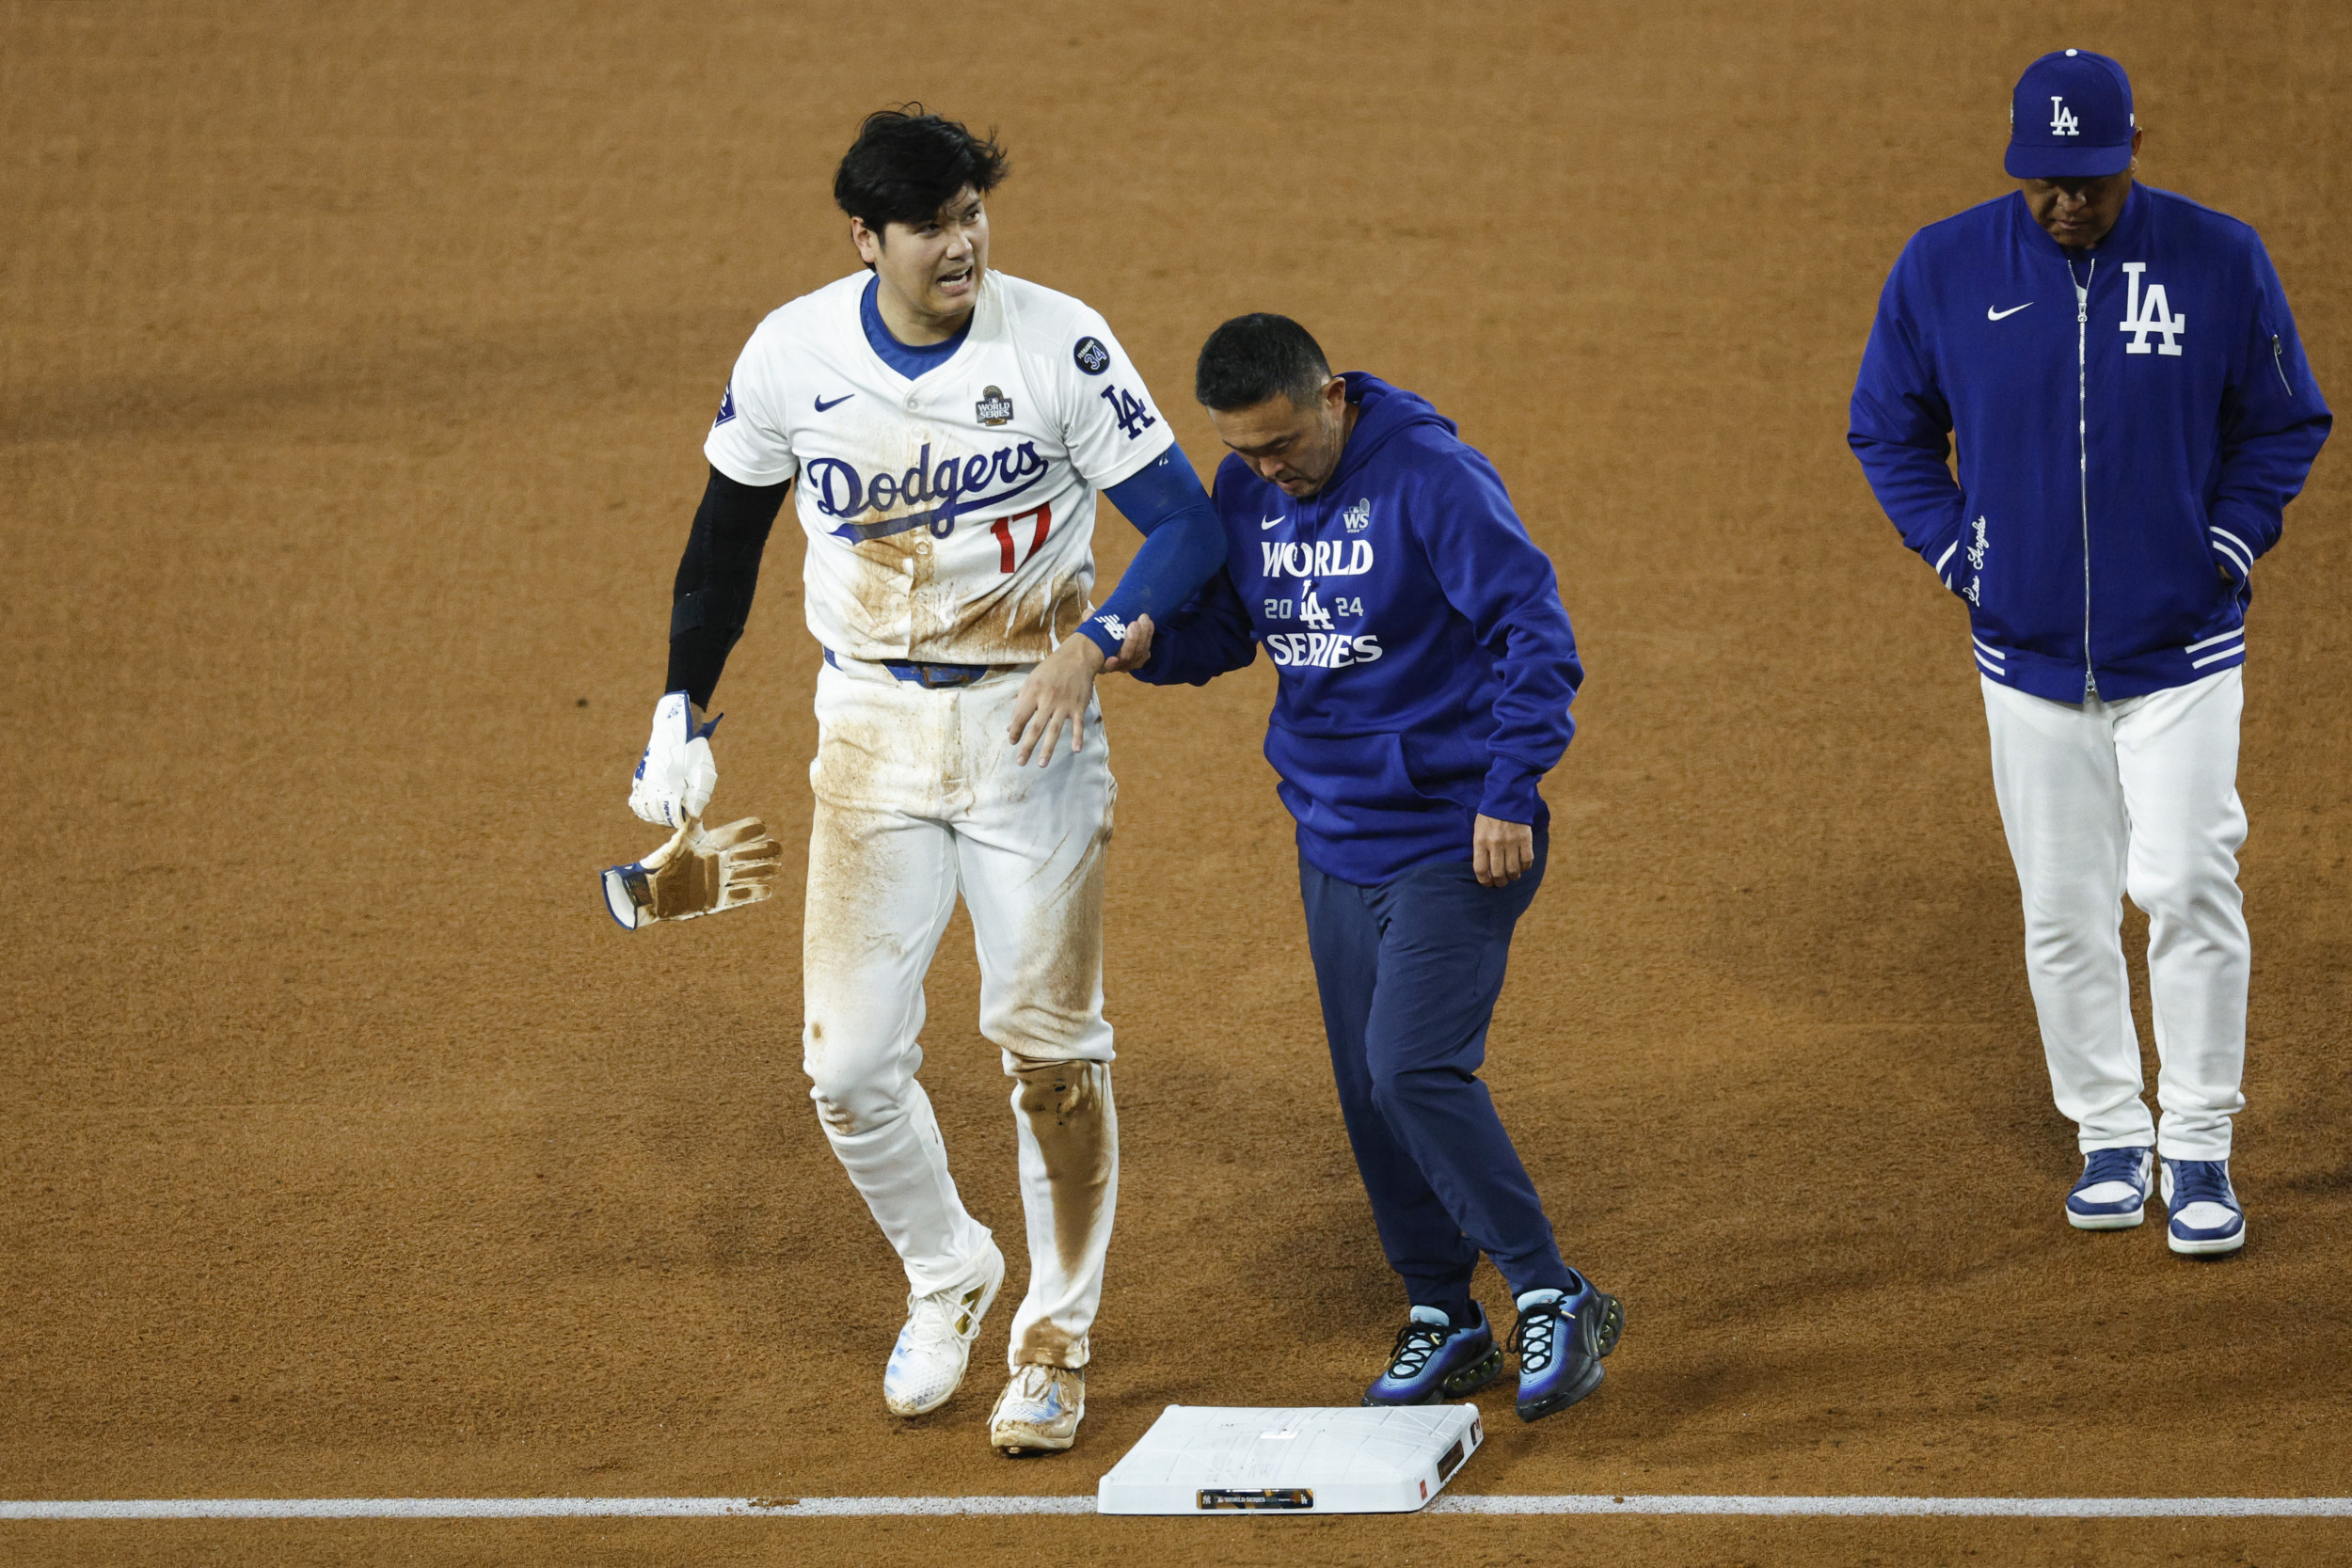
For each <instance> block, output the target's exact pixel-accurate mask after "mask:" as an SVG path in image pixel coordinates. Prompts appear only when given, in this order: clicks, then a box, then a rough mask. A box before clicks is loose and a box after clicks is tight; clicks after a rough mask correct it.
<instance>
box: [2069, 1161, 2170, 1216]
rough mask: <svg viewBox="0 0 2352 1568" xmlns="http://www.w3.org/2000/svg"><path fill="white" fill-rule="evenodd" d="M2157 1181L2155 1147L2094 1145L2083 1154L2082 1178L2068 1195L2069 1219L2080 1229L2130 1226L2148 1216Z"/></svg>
mask: <svg viewBox="0 0 2352 1568" xmlns="http://www.w3.org/2000/svg"><path fill="white" fill-rule="evenodd" d="M2155 1185H2156V1151H2155V1150H2154V1149H2153V1148H2097V1149H2093V1150H2091V1151H2090V1153H2089V1154H2087V1155H2085V1156H2084V1157H2083V1174H2082V1180H2079V1181H2077V1182H2075V1183H2074V1191H2073V1192H2071V1193H2068V1194H2067V1195H2066V1223H2067V1224H2069V1225H2071V1226H2073V1227H2074V1228H2075V1229H2077V1230H2129V1229H2130V1228H2131V1227H2133V1226H2136V1225H2137V1224H2138V1223H2139V1222H2140V1221H2142V1220H2144V1219H2146V1218H2147V1217H2148V1195H2149V1194H2150V1193H2152V1192H2153V1191H2154V1190H2155Z"/></svg>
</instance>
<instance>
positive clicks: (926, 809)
mask: <svg viewBox="0 0 2352 1568" xmlns="http://www.w3.org/2000/svg"><path fill="white" fill-rule="evenodd" d="M845 664H846V667H845V668H835V667H834V666H832V665H828V666H827V667H826V669H825V671H824V673H822V674H821V675H820V676H819V677H818V683H817V720H818V746H817V760H816V761H815V762H814V763H813V764H811V765H810V768H809V780H810V783H811V784H812V785H813V786H814V787H815V790H816V795H817V807H816V816H815V820H814V824H813V826H812V827H811V830H810V832H809V845H808V909H807V921H806V927H805V934H804V937H803V946H802V968H803V994H804V996H805V999H806V1017H805V1020H804V1023H803V1033H802V1052H803V1054H802V1066H803V1070H805V1071H806V1072H807V1074H808V1076H809V1080H810V1083H811V1085H812V1087H811V1089H810V1091H809V1094H810V1098H811V1099H813V1100H814V1101H816V1102H817V1112H818V1120H819V1121H820V1122H821V1123H822V1124H823V1127H824V1129H825V1136H826V1137H827V1138H828V1139H830V1140H831V1142H832V1144H833V1149H834V1154H835V1155H837V1156H838V1157H839V1158H840V1161H841V1164H842V1166H843V1168H844V1169H846V1170H847V1171H848V1172H849V1173H850V1180H851V1181H852V1182H853V1183H854V1184H855V1185H856V1187H857V1190H858V1192H859V1194H860V1195H861V1196H863V1197H864V1198H865V1199H866V1207H867V1208H868V1209H870V1210H871V1211H872V1212H873V1215H874V1219H875V1221H876V1223H878V1224H879V1225H880V1226H881V1227H882V1233H883V1234H884V1235H885V1236H887V1237H888V1238H889V1239H890V1243H891V1245H892V1246H894V1247H896V1248H897V1249H898V1257H899V1258H900V1259H901V1260H902V1261H903V1262H904V1263H905V1265H906V1274H907V1281H908V1284H909V1285H910V1286H911V1288H912V1289H913V1290H914V1291H916V1292H917V1293H923V1294H928V1293H930V1292H931V1291H943V1290H951V1289H961V1288H963V1287H965V1286H968V1285H970V1284H972V1283H973V1282H974V1281H975V1280H977V1277H978V1275H979V1271H980V1267H981V1262H982V1259H985V1258H986V1256H987V1253H988V1248H989V1245H990V1242H991V1236H990V1232H989V1230H988V1229H987V1227H984V1226H982V1225H980V1224H979V1222H978V1221H977V1220H975V1219H974V1218H973V1217H972V1216H971V1215H970V1214H969V1213H968V1212H965V1210H964V1207H963V1202H962V1200H961V1197H959V1196H957V1193H956V1184H955V1181H954V1179H953V1178H951V1177H950V1176H949V1175H948V1174H947V1156H946V1146H945V1145H944V1144H943V1143H942V1141H941V1138H940V1132H939V1123H938V1121H937V1119H936V1118H935V1117H933V1116H932V1114H931V1104H930V1097H929V1096H927V1095H926V1094H925V1093H924V1092H923V1085H921V1084H920V1083H919V1082H917V1081H916V1078H915V1073H916V1071H917V1069H920V1068H921V1067H922V1065H923V1051H922V1047H921V1046H920V1045H919V1044H917V1043H916V1036H917V1035H918V1034H919V1033H920V1032H921V1030H922V1027H923V1020H924V1002H923V976H924V974H925V972H926V971H928V970H929V969H930V961H931V955H932V953H933V952H934V951H935V950H936V949H937V948H938V945H939V939H940V936H941V934H942V933H943V932H944V931H945V930H946V927H947V920H948V916H949V915H950V914H952V913H953V912H954V910H955V902H956V895H957V894H958V893H959V892H961V894H962V895H963V900H964V905H965V907H966V908H967V909H969V910H970V911H971V914H972V930H973V936H974V939H975V945H976V946H977V948H978V951H979V960H980V1021H979V1022H980V1033H981V1034H983V1035H985V1036H986V1037H988V1038H989V1040H990V1041H992V1042H993V1044H995V1045H996V1046H997V1047H998V1048H999V1049H1000V1051H1001V1052H1002V1053H1003V1060H1004V1068H1005V1071H1006V1073H1007V1074H1008V1075H1009V1077H1011V1078H1012V1080H1013V1091H1012V1106H1013V1112H1014V1116H1013V1126H1014V1130H1015V1135H1016V1137H1017V1139H1018V1142H1019V1148H1020V1175H1021V1200H1022V1208H1023V1210H1024V1211H1025V1215H1026V1218H1027V1222H1028V1245H1029V1286H1028V1293H1027V1295H1026V1297H1025V1299H1024V1300H1023V1302H1022V1304H1021V1308H1020V1311H1019V1312H1018V1313H1017V1314H1016V1315H1015V1316H1014V1318H1013V1322H1012V1340H1011V1346H1010V1350H1009V1355H1008V1359H1009V1362H1010V1363H1011V1365H1012V1366H1014V1367H1016V1368H1018V1367H1021V1366H1024V1365H1027V1364H1044V1365H1049V1366H1063V1367H1083V1366H1084V1365H1086V1361H1087V1354H1088V1340H1087V1336H1088V1331H1089V1329H1090V1328H1091V1327H1092V1325H1093V1322H1094V1314H1095V1308H1096V1307H1097V1305H1098V1304H1099V1302H1100V1301H1101V1299H1102V1293H1103V1260H1104V1253H1105V1251H1106V1250H1107V1249H1108V1247H1109V1244H1110V1233H1111V1220H1112V1215H1113V1212H1114V1210H1115V1208H1116V1206H1117V1202H1118V1196H1119V1122H1118V1117H1117V1113H1116V1112H1115V1110H1114V1108H1113V1106H1112V1101H1111V1084H1110V1061H1111V1055H1112V1053H1111V1030H1110V1025H1109V1024H1107V1023H1105V1022H1104V1020H1103V958H1102V955H1103V873H1104V854H1105V851H1106V849H1107V848H1108V846H1109V842H1110V835H1111V808H1112V802H1113V800H1114V799H1115V797H1116V795H1117V792H1118V790H1117V785H1115V784H1113V783H1112V780H1111V773H1110V758H1109V751H1108V748H1107V746H1106V745H1105V743H1104V736H1103V726H1102V715H1101V712H1100V709H1099V707H1098V708H1090V710H1089V713H1088V716H1087V736H1086V747H1085V750H1084V751H1083V752H1079V753H1078V754H1077V755H1074V756H1073V755H1072V754H1071V753H1070V752H1069V750H1068V748H1069V744H1070V742H1069V735H1068V732H1067V731H1065V732H1064V733H1063V736H1062V742H1061V746H1062V749H1061V751H1060V752H1058V754H1057V755H1056V756H1055V758H1054V760H1053V762H1052V764H1051V766H1049V767H1046V768H1039V767H1038V766H1037V765H1036V758H1035V757H1034V756H1032V758H1031V759H1030V765H1029V766H1028V767H1027V768H1022V767H1021V766H1019V765H1018V763H1017V762H1016V761H1015V759H1014V753H1013V750H1012V747H1011V746H1010V745H1009V743H1008V742H1007V740H1006V738H1005V730H1006V726H1007V724H1008V723H1009V721H1010V719H1011V714H1012V705H1013V700H1014V698H1015V696H1016V695H1017V694H1018V693H1019V691H1020V689H1021V683H1022V680H1023V678H1024V676H1023V674H1022V673H1003V674H997V675H992V676H990V677H988V678H987V679H985V680H983V681H980V682H978V683H976V684H974V685H972V686H966V687H949V688H942V689H925V688H923V687H920V686H917V685H914V684H913V683H910V682H905V681H900V680H898V679H897V678H895V677H893V676H892V675H890V674H889V673H888V672H887V671H883V670H881V669H879V668H877V667H875V666H872V665H860V664H855V663H847V661H845Z"/></svg>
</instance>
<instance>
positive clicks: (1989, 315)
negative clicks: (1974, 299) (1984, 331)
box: [1984, 299, 2033, 322]
mask: <svg viewBox="0 0 2352 1568" xmlns="http://www.w3.org/2000/svg"><path fill="white" fill-rule="evenodd" d="M2032 304H2033V301H2032V300H2030V299H2029V300H2027V301H2026V303H2025V305H2012V306H2010V308H2009V309H2006V310H1995V309H1993V307H1991V306H1990V305H1988V306H1986V307H1985V308H1984V319H1985V320H1986V321H1989V322H1996V321H1999V320H2000V319H2001V318H2002V317H2003V316H2013V315H2015V314H2017V312H2018V311H2020V310H2023V309H2026V307H2027V306H2030V305H2032Z"/></svg>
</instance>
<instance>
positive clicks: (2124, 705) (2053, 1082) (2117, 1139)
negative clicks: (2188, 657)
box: [1979, 669, 2252, 1160]
mask: <svg viewBox="0 0 2352 1568" xmlns="http://www.w3.org/2000/svg"><path fill="white" fill-rule="evenodd" d="M1979 678H1980V679H1981V678H1982V677H1979ZM2244 705H2245V685H2244V680H2243V677H2242V673H2241V672H2240V671H2239V670H2237V669H2231V670H2225V671H2223V672H2222V673H2219V674H2216V675H2208V676H2206V677H2205V678H2204V679H2202V680H2200V681H2195V682H2192V683H2191V684H2189V685H2187V686H2179V687H2173V688H2171V689H2169V690H2165V691H2154V692H2151V693H2149V694H2148V695H2147V696H2144V697H2127V698H2124V699H2123V700H2122V701H2121V702H2114V703H2108V702H2101V701H2098V700H2096V699H2093V700H2091V701H2089V702H2085V703H2082V704H2079V705H2077V704H2072V703H2053V702H2049V701H2046V700H2045V699H2043V698H2041V697H2030V696H2027V695H2026V693H2024V692H2022V691H2017V690H2013V689H2010V688H2009V687H2006V686H2002V685H2000V684H1999V683H1997V682H1995V681H1992V680H1985V681H1984V711H1985V721H1986V723H1987V725H1988V726H1989V727H1990V729H1991V731H1992V736H1993V788H1994V794H1995V795H1996V796H1997V797H1998V798H1999V800H2000V804H2001V826H2002V828H2003V830H2004V831H2005V832H2007V834H2008V836H2009V849H2010V857H2011V858H2012V859H2013V860H2014V861H2015V862H2016V863H2017V881H2018V885H2019V888H2020V890H2021V891H2022V892H2023V894H2024V895H2025V907H2026V974H2027V976H2028V977H2029V979H2030V980H2031V983H2032V987H2033V1004H2034V1011H2035V1012H2036V1013H2037V1014H2038V1015H2039V1016H2040V1018H2041V1022H2042V1052H2043V1053H2044V1054H2045V1055H2046V1056H2047V1057H2048V1059H2049V1065H2050V1086H2051V1089H2052V1090H2053V1092H2054V1093H2055V1095H2056V1097H2057V1100H2058V1109H2059V1111H2061V1112H2062V1113H2064V1114H2065V1115H2066V1116H2068V1117H2072V1118H2073V1119H2074V1122H2075V1124H2076V1125H2077V1127H2079V1128H2080V1130H2081V1133H2080V1144H2081V1148H2082V1151H2083V1152H2084V1153H2086V1154H2088V1153H2090V1151H2091V1150H2093V1149H2099V1148H2132V1147H2142V1148H2144V1147H2146V1146H2148V1145H2150V1144H2153V1145H2154V1146H2155V1148H2157V1150H2158V1151H2159V1152H2160V1153H2162V1154H2163V1155H2165V1156H2166V1157H2167V1158H2169V1159H2175V1160H2226V1159H2228V1158H2229V1157H2230V1126H2231V1123H2230V1118H2231V1117H2233V1116H2235V1115H2236V1114H2237V1113H2238V1112H2239V1111H2241V1110H2243V1109H2245V1107H2246V1097H2245V1095H2244V1094H2243V1093H2241V1092H2240V1080H2241V1079H2242V1078H2243V1076H2244V1073H2245V1068H2246V987H2247V975H2248V972H2249V968H2250V967H2251V964H2252V945H2251V943H2250V942H2249V940H2248V938H2247V932H2246V914H2245V909H2244V900H2243V898H2242V896H2241V895H2240V894H2239V891H2238V885H2237V850H2238V846H2240V845H2241V844H2244V843H2245V842H2246V812H2245V808H2244V807H2243V806H2241V805H2240V804H2239V803H2238V794H2237V752H2238V716H2239V713H2240V711H2241V710H2242V708H2243V707H2244ZM2127 893H2128V894H2129V895H2131V900H2132V902H2133V903H2135V904H2137V905H2138V906H2139V907H2140V909H2141V910H2143V911H2146V913H2147V915H2148V980H2149V992H2150V997H2149V999H2150V1003H2151V1008H2150V1010H2151V1012H2152V1014H2153V1018H2154V1022H2155V1032H2156V1057H2157V1061H2158V1064H2159V1069H2158V1072H2157V1077H2156V1101H2157V1103H2158V1105H2160V1106H2161V1107H2162V1108H2163V1111H2164V1119H2163V1123H2162V1126H2161V1127H2158V1126H2157V1124H2156V1123H2155V1122H2153V1120H2152V1119H2151V1118H2150V1117H2149V1114H2148V1107H2147V1105H2146V1104H2145V1103H2144V1102H2143V1101H2141V1099H2140V1092H2141V1087H2142V1080H2141V1076H2140V1069H2139V1034H2138V1031H2137V1029H2136V1028H2135V1027H2134V1026H2133V1022H2132V1006H2131V981H2130V978H2129V974H2128V972H2127V971H2126V970H2125V968H2124V964H2123V940H2122V923H2123V906H2122V899H2123V895H2125V894H2127Z"/></svg>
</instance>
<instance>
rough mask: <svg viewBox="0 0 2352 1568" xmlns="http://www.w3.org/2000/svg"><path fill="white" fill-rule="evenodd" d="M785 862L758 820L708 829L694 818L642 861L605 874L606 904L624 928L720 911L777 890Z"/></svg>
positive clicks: (779, 847) (781, 849)
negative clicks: (777, 874) (707, 830)
mask: <svg viewBox="0 0 2352 1568" xmlns="http://www.w3.org/2000/svg"><path fill="white" fill-rule="evenodd" d="M783 865H784V846H782V845H780V844H778V843H777V842H776V841H775V840H774V839H772V838H771V837H769V836H768V830H767V829H766V828H765V827H763V826H762V825H761V824H760V820H759V818H757V817H755V816H746V817H744V818H742V819H741V820H740V821H736V822H730V823H728V824H727V825H726V826H725V827H723V828H715V829H712V830H711V831H710V832H704V831H703V825H702V819H701V818H700V817H695V816H690V817H688V818H687V819H686V823H685V825H684V826H683V827H681V828H679V829H678V831H677V832H675V833H672V834H671V835H670V841H669V842H668V843H667V844H664V845H663V846H662V847H660V848H659V849H656V850H655V851H654V852H653V853H652V854H650V855H647V856H646V857H645V858H644V860H642V861H636V862H633V863H630V864H628V865H616V866H613V867H612V869H610V870H608V871H607V872H605V874H604V903H605V908H607V909H609V910H611V911H612V918H613V919H614V920H616V921H618V922H620V925H621V928H622V929H623V930H625V931H640V930H643V929H644V928H645V927H648V926H650V925H652V924H653V923H654V922H655V921H657V920H692V919H693V918H695V917H696V916H697V915H705V914H718V913H720V912H721V911H725V910H732V909H739V908H740V907H742V906H743V905H745V904H756V903H758V902H760V901H761V900H762V899H764V898H766V897H768V896H769V895H771V894H772V893H774V892H775V890H776V873H777V872H778V871H779V870H781V869H782V868H783Z"/></svg>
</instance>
